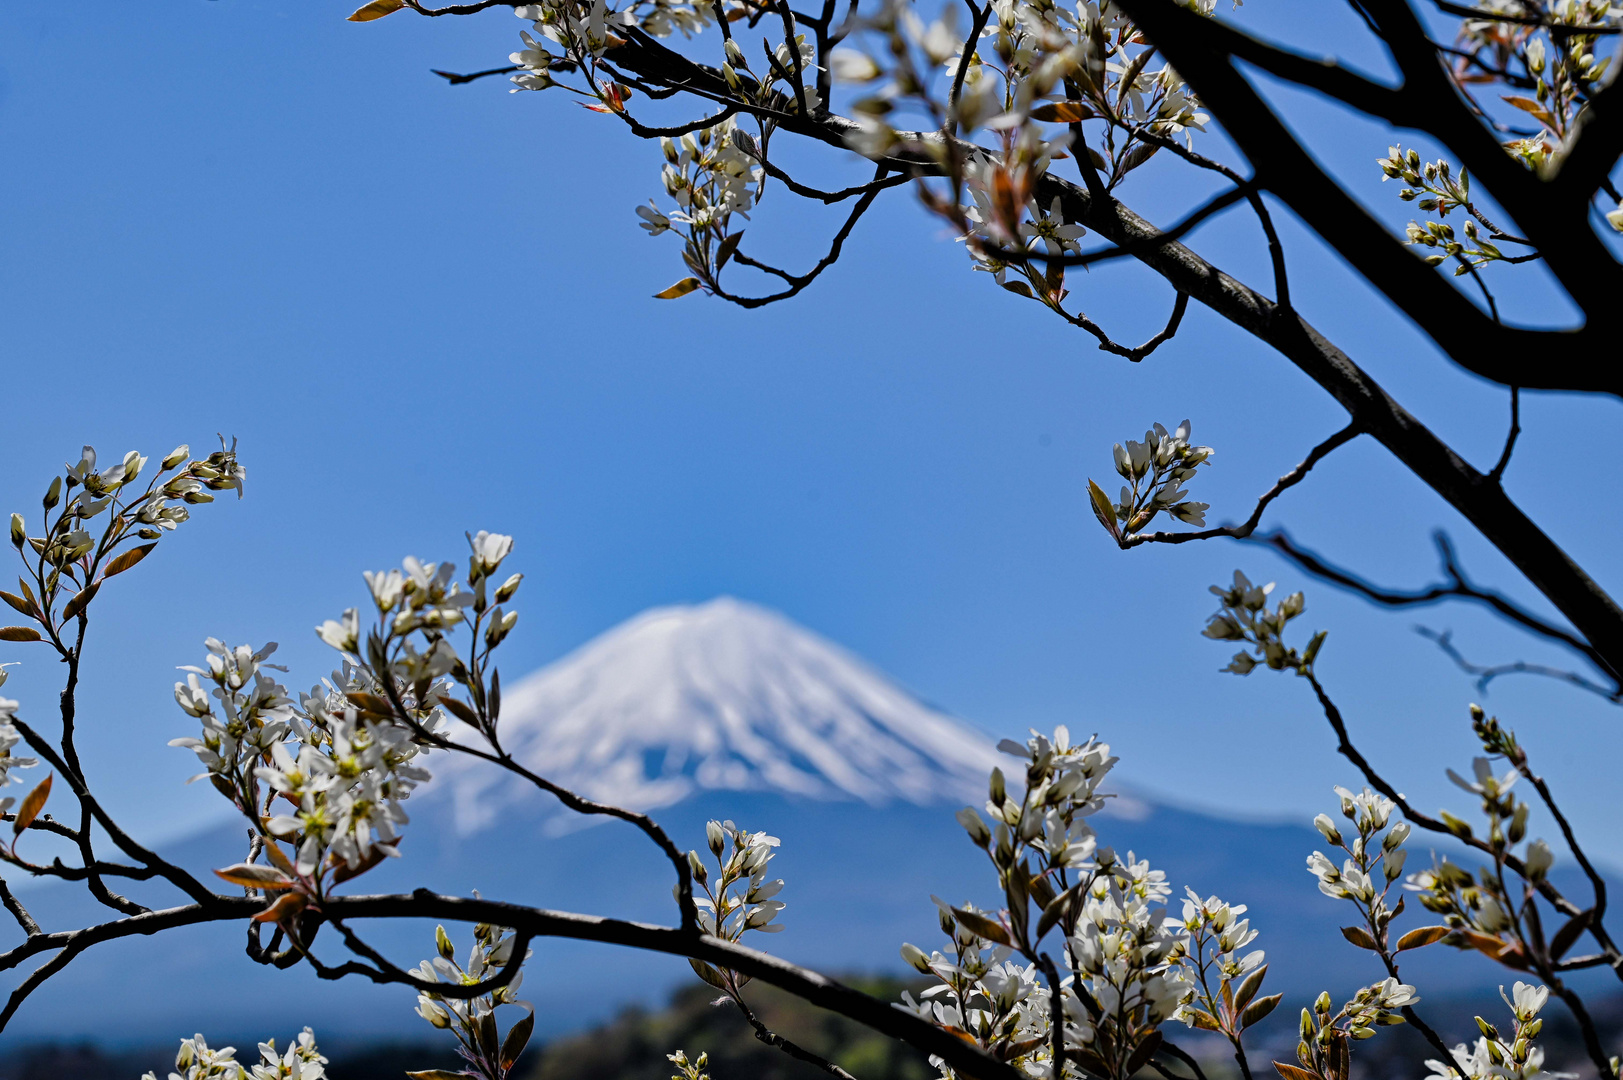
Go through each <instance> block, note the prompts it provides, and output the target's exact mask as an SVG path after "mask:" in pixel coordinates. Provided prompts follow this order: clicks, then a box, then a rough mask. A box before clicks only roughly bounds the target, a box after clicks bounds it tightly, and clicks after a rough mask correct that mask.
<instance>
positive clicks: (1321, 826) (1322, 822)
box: [1313, 814, 1341, 844]
mask: <svg viewBox="0 0 1623 1080" xmlns="http://www.w3.org/2000/svg"><path fill="white" fill-rule="evenodd" d="M1313 827H1314V828H1315V829H1318V830H1319V832H1321V833H1323V834H1324V838H1325V839H1326V840H1328V841H1329V842H1330V843H1332V844H1339V843H1341V832H1340V830H1338V829H1337V828H1336V826H1335V822H1333V821H1331V820H1330V815H1329V814H1320V815H1319V816H1318V817H1316V818H1314V819H1313Z"/></svg>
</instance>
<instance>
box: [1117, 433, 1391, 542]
mask: <svg viewBox="0 0 1623 1080" xmlns="http://www.w3.org/2000/svg"><path fill="white" fill-rule="evenodd" d="M1362 433H1363V429H1362V428H1361V427H1360V426H1359V425H1358V422H1357V421H1354V422H1353V423H1351V424H1348V425H1347V426H1346V427H1344V428H1342V429H1341V430H1340V431H1338V432H1336V433H1335V434H1334V435H1332V436H1330V437H1329V438H1328V439H1326V440H1324V441H1323V442H1322V443H1320V444H1319V445H1317V446H1315V447H1314V448H1313V450H1312V452H1311V453H1309V454H1308V455H1307V457H1306V458H1304V459H1302V463H1301V464H1300V465H1298V466H1296V468H1294V469H1292V470H1291V471H1290V472H1288V473H1286V474H1285V475H1284V476H1281V477H1280V478H1279V479H1278V480H1277V481H1275V483H1274V486H1273V487H1271V488H1269V489H1268V490H1267V491H1265V492H1263V495H1262V498H1260V499H1258V500H1257V505H1256V506H1255V507H1254V508H1252V511H1251V516H1250V517H1248V518H1246V520H1245V521H1244V522H1242V523H1241V524H1239V525H1221V526H1219V527H1217V528H1215V529H1203V530H1201V531H1200V532H1192V533H1176V532H1153V533H1134V534H1133V535H1132V536H1128V537H1126V538H1125V539H1123V540H1122V541H1121V546H1122V547H1123V548H1130V547H1137V546H1138V545H1139V544H1184V543H1188V542H1189V541H1190V540H1210V539H1212V538H1214V537H1218V536H1230V537H1234V538H1235V539H1239V540H1244V539H1245V538H1246V537H1248V536H1250V535H1251V534H1252V533H1253V532H1255V531H1256V528H1257V525H1258V524H1259V523H1260V522H1261V521H1262V512H1263V511H1264V510H1266V509H1268V504H1269V503H1271V502H1273V501H1274V500H1275V499H1277V498H1279V496H1280V495H1282V494H1284V493H1285V492H1286V491H1287V490H1289V489H1290V488H1293V487H1295V486H1296V485H1297V484H1299V483H1301V482H1302V480H1303V479H1305V478H1306V477H1307V474H1308V473H1309V472H1311V471H1312V470H1313V466H1315V465H1317V464H1318V463H1319V462H1320V461H1323V460H1324V459H1325V458H1326V457H1327V456H1329V455H1330V453H1331V452H1333V451H1334V450H1336V449H1337V448H1338V447H1340V446H1344V445H1345V444H1347V443H1349V442H1351V441H1352V440H1353V439H1355V438H1357V437H1358V436H1359V435H1360V434H1362Z"/></svg>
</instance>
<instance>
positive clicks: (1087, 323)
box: [1054, 292, 1189, 364]
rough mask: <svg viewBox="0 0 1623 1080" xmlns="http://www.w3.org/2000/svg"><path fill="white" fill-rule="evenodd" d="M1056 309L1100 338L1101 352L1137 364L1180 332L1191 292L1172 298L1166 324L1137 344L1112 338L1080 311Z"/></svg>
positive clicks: (1068, 319) (1065, 317)
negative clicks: (1129, 344) (1072, 312)
mask: <svg viewBox="0 0 1623 1080" xmlns="http://www.w3.org/2000/svg"><path fill="white" fill-rule="evenodd" d="M1054 309H1055V310H1056V311H1058V312H1059V314H1060V315H1061V316H1062V317H1063V318H1064V319H1065V320H1066V321H1067V322H1069V323H1071V324H1072V325H1073V326H1079V327H1081V328H1082V329H1084V330H1086V331H1087V332H1088V333H1090V334H1092V335H1093V336H1094V337H1096V338H1098V339H1099V351H1100V352H1107V353H1114V354H1116V355H1117V356H1124V357H1126V358H1127V359H1129V360H1131V361H1132V362H1133V363H1135V364H1136V363H1138V362H1139V361H1140V360H1143V359H1144V358H1145V357H1146V356H1148V355H1150V353H1152V352H1154V351H1155V350H1156V349H1158V348H1160V347H1161V346H1162V345H1163V344H1165V343H1166V342H1168V341H1170V340H1172V337H1173V335H1175V334H1176V333H1177V332H1178V327H1179V326H1180V325H1181V324H1182V323H1183V316H1184V312H1186V311H1188V310H1189V294H1188V293H1186V292H1180V293H1178V294H1177V295H1176V296H1175V297H1174V298H1173V300H1172V315H1171V316H1170V317H1169V318H1168V319H1167V324H1166V326H1164V327H1162V328H1161V330H1160V331H1159V332H1158V333H1157V334H1156V335H1155V336H1154V337H1152V338H1150V339H1149V340H1148V341H1146V342H1145V343H1144V344H1142V345H1135V346H1127V345H1123V344H1121V343H1119V342H1117V341H1116V340H1114V339H1113V338H1111V336H1110V335H1109V334H1107V333H1105V329H1104V327H1102V326H1100V325H1099V324H1098V323H1096V322H1094V321H1093V320H1092V319H1090V318H1088V317H1087V316H1086V315H1084V314H1083V313H1082V312H1080V311H1079V312H1077V313H1076V314H1074V315H1073V314H1071V313H1070V312H1068V311H1064V310H1062V309H1060V308H1059V307H1058V306H1055V308H1054Z"/></svg>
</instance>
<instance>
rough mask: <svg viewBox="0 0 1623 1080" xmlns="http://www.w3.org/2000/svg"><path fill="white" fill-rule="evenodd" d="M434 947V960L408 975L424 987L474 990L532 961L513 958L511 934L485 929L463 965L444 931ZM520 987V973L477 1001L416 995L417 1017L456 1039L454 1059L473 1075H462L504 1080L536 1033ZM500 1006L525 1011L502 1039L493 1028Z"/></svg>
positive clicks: (481, 925)
mask: <svg viewBox="0 0 1623 1080" xmlns="http://www.w3.org/2000/svg"><path fill="white" fill-rule="evenodd" d="M434 946H435V955H434V956H433V957H432V958H431V959H428V960H424V961H423V962H422V963H421V964H419V965H418V966H417V967H416V968H415V969H414V970H413V971H412V974H413V975H414V976H416V978H417V979H419V980H420V981H422V982H426V983H444V984H447V985H451V986H473V985H476V984H478V983H480V982H485V981H488V980H490V979H492V978H494V977H495V976H497V975H498V974H499V973H501V972H502V971H503V970H505V969H507V968H508V966H509V965H512V964H519V965H522V964H523V963H524V962H525V961H526V960H528V959H529V957H530V952H529V950H528V949H526V951H525V954H524V955H523V956H515V955H514V954H515V953H516V951H517V949H518V946H519V943H518V939H517V937H516V936H515V935H514V933H513V931H512V930H509V929H507V928H505V927H500V926H492V925H491V924H489V923H479V924H478V925H476V926H475V927H474V929H473V945H472V946H471V947H470V948H469V950H468V953H467V963H465V964H463V963H458V962H457V958H456V947H455V946H454V945H453V944H452V942H451V937H450V935H449V934H447V933H446V932H445V927H443V926H439V927H435V929H434ZM523 982H524V972H523V971H522V970H520V971H518V972H517V973H515V974H514V976H513V978H512V980H511V981H510V982H508V983H507V984H506V985H505V986H502V987H499V988H497V989H495V990H491V991H490V992H488V993H484V994H480V995H478V996H476V997H471V998H469V997H450V996H447V995H445V994H443V993H436V992H435V991H433V990H422V991H420V992H419V993H418V995H417V1015H419V1016H421V1017H422V1018H423V1019H424V1020H427V1021H428V1022H429V1023H430V1024H432V1025H433V1026H434V1027H436V1028H440V1029H442V1030H448V1031H450V1032H451V1034H452V1035H454V1036H455V1037H456V1040H457V1053H458V1054H459V1055H460V1056H461V1057H462V1059H463V1060H464V1061H466V1062H467V1063H468V1065H469V1068H470V1069H472V1072H469V1073H465V1074H463V1075H467V1076H471V1077H477V1078H478V1080H507V1077H508V1076H509V1075H510V1074H511V1073H512V1071H513V1066H514V1065H515V1064H516V1063H517V1061H518V1059H519V1055H521V1054H522V1053H523V1052H524V1048H525V1047H526V1046H527V1045H528V1044H529V1041H530V1034H531V1033H532V1032H533V1031H534V1030H535V1007H534V1006H533V1005H531V1004H530V1003H529V1002H528V1001H521V1000H519V997H518V990H519V987H520V986H521V985H522V984H523ZM504 1005H514V1006H517V1007H518V1008H520V1009H522V1010H524V1015H523V1016H522V1017H521V1018H519V1020H518V1021H516V1022H515V1023H514V1024H513V1025H512V1026H511V1027H510V1028H508V1030H507V1034H506V1036H502V1035H501V1034H500V1029H499V1028H498V1027H497V1024H496V1010H497V1009H499V1008H501V1007H502V1006H504Z"/></svg>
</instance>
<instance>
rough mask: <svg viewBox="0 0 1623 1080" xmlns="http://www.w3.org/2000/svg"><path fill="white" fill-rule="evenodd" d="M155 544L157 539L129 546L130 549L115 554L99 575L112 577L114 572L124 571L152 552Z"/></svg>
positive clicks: (120, 572)
mask: <svg viewBox="0 0 1623 1080" xmlns="http://www.w3.org/2000/svg"><path fill="white" fill-rule="evenodd" d="M157 546H158V544H157V541H153V542H152V543H150V544H142V545H141V546H140V547H136V548H130V550H128V551H126V552H124V553H123V554H121V555H119V556H117V557H116V558H114V559H113V561H112V562H110V563H108V564H107V569H106V570H105V571H103V573H102V575H101V576H102V577H103V578H104V579H105V578H110V577H112V576H113V575H114V574H122V573H123V572H124V571H126V570H128V569H129V568H130V567H132V566H134V565H135V564H136V563H138V562H140V561H141V560H142V559H144V558H146V557H147V556H148V555H150V554H152V549H153V548H155V547H157Z"/></svg>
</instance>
